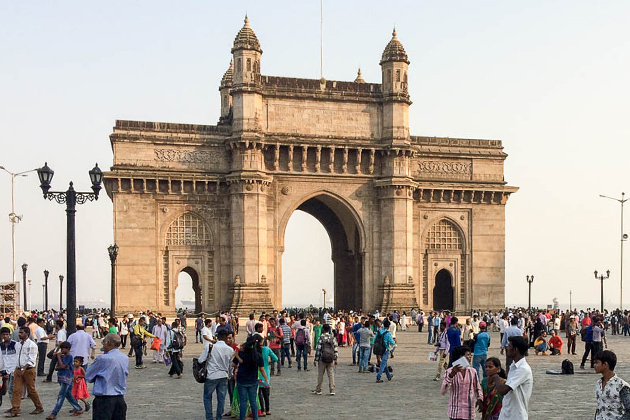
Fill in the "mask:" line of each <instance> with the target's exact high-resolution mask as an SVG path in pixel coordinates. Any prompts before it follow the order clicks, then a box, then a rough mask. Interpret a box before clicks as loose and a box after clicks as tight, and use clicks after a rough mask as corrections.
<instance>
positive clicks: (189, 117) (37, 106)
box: [0, 0, 630, 306]
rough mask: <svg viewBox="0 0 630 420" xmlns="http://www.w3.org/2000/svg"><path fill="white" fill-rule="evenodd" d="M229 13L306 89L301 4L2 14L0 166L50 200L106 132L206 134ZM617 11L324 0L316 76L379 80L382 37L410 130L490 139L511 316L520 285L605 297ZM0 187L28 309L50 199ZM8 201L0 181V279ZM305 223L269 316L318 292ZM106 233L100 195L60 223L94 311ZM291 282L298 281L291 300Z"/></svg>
mask: <svg viewBox="0 0 630 420" xmlns="http://www.w3.org/2000/svg"><path fill="white" fill-rule="evenodd" d="M246 12H247V13H248V15H249V18H250V23H251V26H252V28H253V29H254V31H255V32H256V34H257V35H258V38H259V40H260V42H261V45H262V49H263V51H264V54H263V56H262V63H261V66H262V73H263V74H266V75H276V76H293V77H304V78H319V21H320V16H319V1H315V0H310V1H299V2H297V1H285V2H272V1H264V2H261V1H238V2H237V1H234V2H209V1H187V2H172V1H155V0H152V1H135V2H128V1H109V2H84V1H74V2H73V1H64V2H43V1H29V2H8V1H5V2H1V3H0V145H1V146H2V148H1V150H2V152H1V154H0V165H4V166H6V167H7V168H8V169H10V170H12V171H16V172H17V171H23V170H27V169H31V168H35V167H38V166H41V165H42V164H43V163H44V161H48V163H49V166H50V167H51V168H53V169H54V170H55V178H54V180H53V189H56V190H59V189H64V190H65V189H66V187H67V182H68V181H70V180H73V181H74V182H75V186H76V187H77V188H78V189H83V190H85V189H88V188H89V178H88V174H87V171H88V170H89V169H91V168H92V167H93V166H94V163H95V162H98V163H99V164H100V165H101V166H102V167H103V168H108V167H109V166H110V165H111V163H112V152H111V147H110V144H109V138H108V136H109V134H110V133H111V132H112V127H113V125H114V122H115V120H116V119H131V120H145V121H167V122H182V123H198V124H216V122H217V120H218V117H219V105H220V103H219V95H218V91H217V89H218V85H219V82H220V79H221V76H222V74H223V73H224V72H225V70H226V69H227V67H228V63H229V61H230V48H231V46H232V43H233V40H234V36H235V35H236V33H237V32H238V30H239V29H240V28H241V26H242V24H243V16H244V14H245V13H246ZM628 16H630V3H629V2H627V1H608V2H597V3H596V2H592V1H577V0H570V1H569V0H567V1H549V0H547V1H530V2H505V1H474V2H471V1H449V2H424V1H397V2H393V3H392V2H376V1H373V2H372V1H363V2H332V1H324V76H325V77H326V78H327V79H330V80H353V79H354V77H355V75H356V70H357V67H359V66H360V67H361V69H362V71H363V76H364V78H365V79H366V81H368V82H380V67H379V65H378V62H379V60H380V57H381V53H382V51H383V49H384V47H385V45H386V44H387V42H388V41H389V40H390V38H391V31H392V27H393V26H394V25H395V26H396V29H397V31H398V37H399V39H400V40H401V42H402V43H403V45H404V46H405V49H406V50H407V53H408V54H409V59H410V61H411V65H410V67H409V89H410V95H411V99H412V101H413V102H414V104H413V105H412V106H411V109H410V126H411V132H412V134H413V135H427V136H448V137H465V138H483V139H500V140H503V142H504V147H505V151H506V152H507V153H508V154H509V157H508V159H507V162H506V170H505V173H506V180H507V181H508V182H509V184H510V185H515V186H518V187H520V191H519V192H518V193H517V194H515V195H513V196H512V197H511V198H510V200H509V201H508V205H507V214H506V217H507V241H506V301H507V303H509V304H525V303H526V299H527V283H526V281H525V275H527V274H534V275H535V279H536V280H535V283H534V287H533V301H534V302H535V303H539V304H546V303H551V299H552V298H553V297H558V299H559V300H560V302H561V303H563V304H566V303H568V300H569V290H573V302H574V303H576V302H577V303H583V304H585V305H586V304H596V303H597V302H599V284H598V282H596V281H595V280H594V278H593V270H595V269H597V270H600V271H604V270H606V269H608V268H609V269H610V270H611V272H612V273H611V278H610V280H608V281H606V286H605V293H606V296H607V298H610V299H611V300H613V301H614V302H615V303H616V302H618V300H619V210H620V209H619V205H618V204H617V203H615V202H613V201H610V200H605V199H602V198H599V197H598V195H599V194H606V195H614V196H620V194H621V191H623V190H624V189H625V188H628V187H629V184H628V176H627V165H626V161H627V159H628V152H629V149H630V148H629V146H628V142H629V140H630V125H628V123H627V121H628V111H629V109H628V108H629V107H628V98H629V97H630V81H629V78H628V76H627V74H628V68H630V59H629V55H628V51H629V50H630V48H629V47H630V45H629V44H630V26H629V25H628ZM16 187H17V188H16V199H17V204H16V213H18V214H21V215H23V216H24V220H23V222H22V223H21V224H20V225H19V226H18V229H17V265H18V278H21V269H19V266H20V265H21V264H22V263H23V262H27V263H28V264H29V274H28V277H29V278H32V279H33V282H34V283H33V284H34V286H33V298H32V301H33V304H34V305H35V304H36V303H37V302H41V294H42V288H41V284H42V282H43V274H42V271H43V270H44V269H45V268H47V269H48V270H50V272H51V276H52V277H53V282H54V283H53V284H54V285H56V287H53V290H55V292H53V295H52V296H51V300H52V301H57V300H58V297H53V296H57V295H56V290H58V280H57V278H58V275H59V274H65V212H64V206H61V205H59V204H56V203H53V202H45V201H44V200H43V198H42V196H41V192H40V189H39V187H38V182H37V176H36V175H35V174H32V175H31V176H29V177H28V178H23V179H19V180H18V181H17V186H16ZM627 191H628V192H629V193H630V188H628V190H627ZM10 196H11V182H10V177H9V176H8V175H7V174H6V173H0V213H1V214H3V216H2V219H1V220H2V223H0V276H2V280H3V281H10V279H11V233H10V232H11V229H10V223H9V222H8V219H7V217H6V214H8V213H9V212H10V211H11V199H10ZM296 214H297V213H296ZM309 219H311V223H309V222H308V220H309ZM312 220H314V219H312V218H310V216H306V215H303V217H299V216H294V217H293V218H292V219H291V221H290V224H289V228H288V229H287V232H288V233H287V239H286V251H285V261H286V265H285V267H284V269H283V272H284V275H285V292H284V295H285V304H288V303H292V301H296V302H301V301H302V300H301V299H302V298H301V296H303V295H308V296H310V295H312V296H313V300H314V302H319V301H320V300H321V288H322V287H327V288H329V289H332V280H331V279H330V276H331V272H332V264H331V263H330V258H329V257H330V244H329V243H328V239H327V238H326V235H325V233H322V232H324V231H323V228H321V227H318V226H317V225H316V224H317V222H315V224H313V223H312ZM628 224H630V220H628ZM628 230H629V231H630V229H628ZM311 232H313V233H311ZM112 237H113V235H112V204H111V201H110V200H109V198H108V197H107V196H106V195H105V194H104V193H103V195H102V196H101V199H100V200H99V201H98V202H96V203H88V204H85V205H82V206H80V207H79V208H78V211H77V259H78V263H77V275H78V298H79V301H80V302H81V301H84V300H97V299H103V300H105V301H108V296H109V275H110V274H109V259H108V257H107V246H108V245H110V244H111V241H112ZM306 239H308V240H306ZM300 241H301V242H300ZM628 253H630V249H628ZM292 261H293V263H292ZM626 272H627V273H628V276H627V277H626V278H627V280H626V284H627V287H626V293H625V294H624V295H625V300H626V302H627V303H628V305H629V306H630V267H628V270H627V271H626ZM297 277H300V278H302V279H305V280H311V283H312V288H311V289H308V290H307V289H305V288H301V287H300V288H298V284H297V280H295V281H292V279H293V280H294V279H296V278H297ZM191 293H192V291H189V292H188V293H185V294H184V295H188V297H190V296H191Z"/></svg>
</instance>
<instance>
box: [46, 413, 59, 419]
mask: <svg viewBox="0 0 630 420" xmlns="http://www.w3.org/2000/svg"><path fill="white" fill-rule="evenodd" d="M56 418H57V416H55V415H54V414H51V415H50V416H48V417H46V420H55V419H56Z"/></svg>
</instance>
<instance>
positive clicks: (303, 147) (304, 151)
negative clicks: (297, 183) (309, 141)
mask: <svg viewBox="0 0 630 420" xmlns="http://www.w3.org/2000/svg"><path fill="white" fill-rule="evenodd" d="M301 147H302V172H306V158H307V152H308V147H306V146H304V145H302V146H301Z"/></svg>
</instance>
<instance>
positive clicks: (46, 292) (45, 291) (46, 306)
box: [44, 270, 50, 311]
mask: <svg viewBox="0 0 630 420" xmlns="http://www.w3.org/2000/svg"><path fill="white" fill-rule="evenodd" d="M48 274H50V273H49V272H48V270H44V310H45V311H47V310H48Z"/></svg>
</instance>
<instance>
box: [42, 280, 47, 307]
mask: <svg viewBox="0 0 630 420" xmlns="http://www.w3.org/2000/svg"><path fill="white" fill-rule="evenodd" d="M45 295H46V284H44V283H42V296H45ZM42 300H44V299H42ZM42 306H43V307H44V312H46V302H44V303H42Z"/></svg>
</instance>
